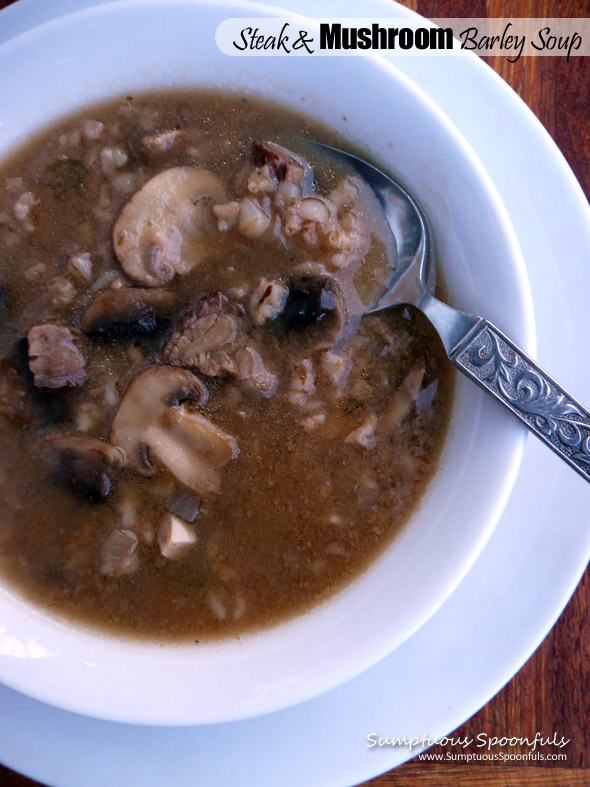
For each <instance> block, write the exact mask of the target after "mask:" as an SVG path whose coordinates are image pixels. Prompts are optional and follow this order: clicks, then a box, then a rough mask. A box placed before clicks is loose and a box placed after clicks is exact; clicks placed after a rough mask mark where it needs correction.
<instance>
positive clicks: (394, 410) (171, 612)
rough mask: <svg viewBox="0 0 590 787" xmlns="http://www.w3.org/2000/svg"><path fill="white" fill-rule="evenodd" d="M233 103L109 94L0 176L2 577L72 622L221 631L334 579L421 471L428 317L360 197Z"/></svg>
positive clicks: (272, 122) (141, 631)
mask: <svg viewBox="0 0 590 787" xmlns="http://www.w3.org/2000/svg"><path fill="white" fill-rule="evenodd" d="M306 138H312V139H317V140H321V141H324V142H328V143H330V142H335V143H336V144H342V142H341V141H340V142H339V140H338V139H337V138H335V137H334V136H333V135H332V134H330V133H329V132H327V131H326V130H325V129H323V128H321V127H316V126H315V125H314V124H313V123H311V122H310V121H309V120H308V119H306V118H304V117H302V116H300V115H298V114H296V113H293V112H290V111H287V110H285V109H284V108H283V107H279V106H276V105H273V104H271V103H264V102H261V101H259V100H255V99H253V98H250V97H240V96H234V95H229V94H220V93H214V92H205V91H191V92H170V93H164V94H158V95H155V94H153V95H152V94H149V95H139V96H128V97H125V98H121V99H118V100H116V101H112V102H109V103H105V104H101V105H99V106H94V107H92V108H90V109H86V110H84V112H83V113H82V114H80V115H79V116H76V117H71V118H69V119H67V120H65V121H63V122H62V123H60V124H59V126H56V127H53V128H51V129H50V130H48V131H46V132H44V133H43V134H42V135H40V136H39V137H37V138H36V139H34V140H33V141H32V142H30V143H28V144H27V145H26V146H25V147H23V148H22V149H21V150H19V151H18V152H17V153H15V154H14V155H13V156H12V157H11V158H10V159H9V160H8V161H6V162H5V163H4V165H3V167H2V176H1V177H2V179H1V180H0V184H1V190H0V284H1V290H0V295H1V298H0V306H1V312H2V327H1V331H0V355H1V356H2V360H1V361H0V494H1V495H2V500H3V507H2V521H1V522H0V561H1V564H2V574H3V577H4V579H5V580H6V581H8V582H9V583H11V584H12V585H13V586H14V587H16V588H17V589H18V590H19V592H21V593H23V594H24V595H26V596H27V597H28V598H30V599H31V600H32V601H33V602H34V603H36V604H39V605H41V606H43V607H44V608H46V609H47V610H49V611H51V612H52V613H55V614H58V615H61V616H66V617H68V618H71V619H73V620H75V621H76V622H77V623H78V624H82V625H87V626H94V627H100V628H104V629H108V630H110V631H114V632H116V633H119V634H120V633H125V634H128V635H131V634H133V635H136V636H141V637H144V638H151V639H157V640H197V641H198V640H200V639H201V638H211V637H219V636H226V635H230V634H239V633H241V632H244V631H247V630H251V629H255V628H260V627H263V626H266V625H269V624H274V623H277V622H280V621H281V620H284V619H286V618H288V617H290V616H292V615H294V614H298V613H300V612H303V611H305V610H308V609H310V608H311V607H312V606H313V605H315V604H317V603H319V602H320V601H322V600H323V599H325V598H327V597H328V596H329V595H330V594H332V593H334V592H336V591H337V590H339V589H340V588H342V587H343V586H344V585H345V584H347V583H349V582H351V581H353V580H354V578H355V577H357V576H358V575H359V574H360V573H361V572H362V571H363V570H364V569H365V568H366V567H367V566H368V565H369V564H370V562H371V561H372V560H374V559H375V558H376V557H377V556H378V555H379V554H380V553H381V552H382V550H383V549H384V548H385V547H386V546H387V545H388V544H389V543H390V542H391V540H392V538H393V537H394V536H395V534H396V533H397V532H398V531H399V529H400V528H401V527H402V526H403V525H404V524H405V523H406V522H407V521H408V519H409V517H410V516H411V514H412V512H413V510H414V509H415V507H416V505H417V504H418V502H419V501H420V498H421V496H422V495H423V493H424V490H425V488H426V486H427V484H428V482H429V480H430V479H431V477H432V475H433V473H434V472H435V470H436V466H437V462H438V459H439V455H440V452H441V448H442V445H443V442H444V435H445V430H446V426H447V422H448V417H449V412H450V407H451V400H452V377H451V371H450V365H449V364H448V362H447V360H446V356H445V353H444V350H443V348H442V346H441V344H440V342H439V340H438V337H437V335H436V334H435V332H434V330H433V329H432V327H431V326H430V325H429V323H428V321H427V320H426V319H425V318H424V317H423V316H422V315H421V314H420V313H419V312H418V311H417V310H415V309H412V308H410V307H400V308H398V309H395V310H390V311H388V312H387V313H383V314H373V315H368V316H364V317H362V319H361V315H362V313H363V311H364V310H365V309H366V307H367V305H369V304H370V303H371V302H373V301H374V300H375V298H376V297H377V296H378V294H379V292H380V291H381V290H382V287H383V281H384V278H385V275H386V273H387V270H388V266H389V264H390V262H389V261H390V260H394V259H395V246H394V242H393V239H392V236H391V234H390V232H389V230H388V228H387V226H386V224H385V221H384V218H383V216H382V215H381V213H380V210H379V206H378V205H377V203H376V200H375V198H374V196H373V195H372V193H371V191H370V189H369V188H368V187H367V185H366V184H365V183H364V182H363V181H362V180H361V179H360V178H359V177H358V176H357V175H356V174H355V173H354V172H353V171H347V170H346V169H344V168H343V167H342V166H341V165H337V164H336V163H335V162H334V161H333V160H332V159H331V158H330V157H329V155H327V154H323V153H322V152H321V151H318V149H317V148H315V147H313V146H310V145H308V144H307V143H306V142H305V139H306Z"/></svg>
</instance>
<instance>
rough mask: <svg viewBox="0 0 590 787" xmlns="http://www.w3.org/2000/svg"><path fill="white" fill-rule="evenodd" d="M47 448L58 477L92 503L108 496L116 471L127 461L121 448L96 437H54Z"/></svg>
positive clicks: (45, 443)
mask: <svg viewBox="0 0 590 787" xmlns="http://www.w3.org/2000/svg"><path fill="white" fill-rule="evenodd" d="M43 448H44V454H45V459H46V461H47V463H48V464H49V466H50V467H51V469H52V474H53V477H54V478H55V480H56V481H57V482H58V483H62V484H65V485H66V486H69V487H70V488H71V489H73V491H74V492H75V493H76V494H77V495H79V496H80V497H82V498H84V499H85V500H87V501H89V502H91V503H99V502H102V501H104V500H106V498H107V497H108V496H109V493H110V491H111V488H112V484H113V479H114V477H115V475H116V473H117V472H118V471H119V470H121V469H122V468H123V467H124V466H125V464H126V461H127V457H126V454H125V452H124V451H123V450H122V449H121V448H117V447H116V446H114V445H110V443H106V442H104V440H96V439H95V438H93V437H79V436H75V435H73V436H69V435H66V436H64V435H60V436H57V437H50V438H47V439H46V440H44V441H43Z"/></svg>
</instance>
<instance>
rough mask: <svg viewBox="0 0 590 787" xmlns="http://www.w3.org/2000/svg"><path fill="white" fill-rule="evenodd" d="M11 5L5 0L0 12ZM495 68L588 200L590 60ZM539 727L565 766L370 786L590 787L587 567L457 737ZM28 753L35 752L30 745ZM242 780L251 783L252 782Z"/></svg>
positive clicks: (461, 10) (533, 5)
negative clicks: (558, 746)
mask: <svg viewBox="0 0 590 787" xmlns="http://www.w3.org/2000/svg"><path fill="white" fill-rule="evenodd" d="M12 1H13V0H0V8H3V7H4V6H7V5H9V4H10V2H12ZM46 1H49V0H46ZM402 2H403V4H404V5H406V6H408V7H409V8H412V9H413V10H415V11H418V12H419V13H420V14H422V15H423V16H426V17H432V18H435V17H451V16H454V17H475V18H478V17H479V18H481V17H486V16H489V17H508V18H511V17H512V18H514V17H526V16H528V17H542V18H544V17H557V16H561V17H590V0H402ZM277 4H280V0H277ZM362 5H363V3H362V0H359V16H360V15H362ZM320 12H321V0H318V14H320ZM489 64H490V65H491V66H492V68H494V69H495V70H496V71H497V72H498V73H499V74H500V75H501V76H502V77H503V78H504V79H505V80H506V81H507V82H508V83H509V84H510V85H511V86H512V87H513V88H514V89H515V90H516V91H517V93H518V94H519V95H520V96H521V97H522V98H523V99H524V100H525V101H526V103H527V104H528V105H529V107H530V108H531V109H532V110H533V111H534V112H535V113H536V115H537V116H538V117H539V119H540V120H541V122H542V123H543V124H544V126H545V127H546V128H547V129H548V131H549V132H550V133H551V134H552V136H553V138H554V139H555V141H556V142H557V144H558V146H559V147H560V148H561V150H562V152H563V153H564V155H565V157H566V159H567V160H568V162H569V164H570V166H571V167H572V169H573V171H574V173H575V175H576V176H577V178H578V179H579V181H580V183H581V185H582V188H583V189H584V191H585V193H586V196H589V195H590V58H583V57H580V58H573V59H572V60H571V62H570V63H566V61H565V58H560V57H530V58H521V59H520V60H519V61H518V62H516V63H509V62H508V61H507V60H506V59H504V58H497V57H495V58H490V59H489ZM537 731H539V732H541V733H542V734H543V735H547V736H551V735H552V734H553V732H554V731H558V732H559V734H560V735H564V736H565V737H567V738H570V739H571V742H570V744H569V745H568V746H567V748H566V749H565V750H564V751H565V752H566V753H567V761H566V762H562V763H559V764H556V765H555V766H554V767H551V768H548V767H543V766H542V765H538V764H536V763H533V762H527V763H526V764H524V765H522V764H518V765H513V766H508V765H499V764H496V763H492V764H488V765H483V766H476V765H471V764H469V765H464V764H455V763H450V764H439V763H433V764H426V763H417V762H415V761H413V762H409V763H407V764H406V765H403V766H401V767H400V768H397V769H396V770H394V771H390V772H389V773H387V774H384V775H383V776H380V777H378V778H376V779H373V780H371V781H370V782H366V784H367V785H370V786H371V787H407V786H411V787H414V786H415V787H420V785H424V786H425V787H426V785H429V787H451V785H452V787H492V785H493V787H590V573H589V572H588V571H587V572H586V574H585V576H584V579H583V580H582V582H581V583H580V585H579V587H578V589H577V591H576V593H575V594H574V596H573V598H572V599H571V601H570V602H569V604H568V606H567V608H566V610H565V611H564V613H563V614H562V616H561V618H560V619H559V621H558V622H557V624H556V626H555V628H554V629H553V631H552V632H551V633H550V634H549V636H548V637H547V638H546V639H545V641H544V642H543V644H542V645H541V646H540V647H539V649H538V650H537V652H536V653H535V654H534V655H533V656H532V658H531V659H530V660H529V661H528V663H527V664H526V665H525V666H524V667H523V668H522V669H521V671H520V672H519V673H518V674H517V675H516V676H515V677H514V678H513V679H512V680H511V681H510V683H508V685H507V686H506V687H505V688H504V689H502V691H501V692H500V693H499V694H498V695H497V696H496V697H494V699H493V700H491V702H489V703H488V704H487V705H486V706H485V707H484V708H483V709H482V710H480V711H479V713H477V714H476V715H475V716H473V717H472V718H471V719H470V720H469V721H467V722H466V723H465V724H463V726H462V727H460V728H459V729H458V730H456V731H455V733H454V735H455V737H458V736H460V737H465V736H467V737H472V738H475V736H476V735H477V734H478V733H481V732H484V733H487V734H488V735H489V736H497V737H499V738H501V737H503V736H505V735H507V734H510V735H516V736H518V737H529V738H533V737H534V735H535V732H537ZM432 751H441V752H443V753H444V752H445V751H446V750H445V749H444V748H441V749H433V750H432ZM449 751H451V750H450V749H449ZM455 751H456V750H455ZM496 751H498V749H496ZM505 751H507V752H508V751H512V752H514V751H518V748H510V749H508V748H507V749H506V750H505ZM523 751H527V750H526V749H524V750H523ZM31 757H34V746H33V747H32V749H31ZM34 784H36V782H32V781H31V780H30V779H26V778H24V777H23V776H19V775H18V774H15V773H13V772H12V771H9V770H8V769H6V768H2V767H1V766H0V785H2V787H17V786H18V787H24V786H25V785H34ZM244 784H246V785H247V783H246V782H244ZM80 787H84V785H80ZM105 787H106V785H105ZM133 787H136V786H135V785H133ZM137 787H141V785H137ZM170 787H173V785H171V786H170ZM207 787H209V786H207ZM247 787H250V785H247ZM252 787H254V785H252ZM301 787H305V785H301Z"/></svg>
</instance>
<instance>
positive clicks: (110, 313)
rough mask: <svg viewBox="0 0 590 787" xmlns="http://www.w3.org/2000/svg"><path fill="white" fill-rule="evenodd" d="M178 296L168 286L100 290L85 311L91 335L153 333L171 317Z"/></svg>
mask: <svg viewBox="0 0 590 787" xmlns="http://www.w3.org/2000/svg"><path fill="white" fill-rule="evenodd" d="M175 303H176V296H175V295H174V293H173V292H170V291H169V290H162V289H146V288H144V287H119V288H118V289H114V288H113V289H111V288H109V289H106V290H103V291H102V292H100V293H99V294H98V295H97V296H96V298H95V299H94V300H93V301H92V303H91V304H90V306H89V307H88V308H87V309H86V311H85V312H84V316H83V317H82V330H83V331H84V333H85V334H87V335H88V336H105V337H109V338H110V337H125V336H138V335H146V334H150V333H153V332H154V331H155V330H156V329H157V328H158V325H159V323H161V322H162V320H164V319H165V318H167V317H170V316H171V314H172V312H173V309H174V305H175Z"/></svg>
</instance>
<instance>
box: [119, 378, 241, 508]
mask: <svg viewBox="0 0 590 787" xmlns="http://www.w3.org/2000/svg"><path fill="white" fill-rule="evenodd" d="M206 398H207V391H206V388H205V387H204V385H203V384H202V383H201V382H200V380H198V378H197V377H195V376H194V375H193V374H192V373H191V372H189V371H187V370H186V369H181V368H178V367H173V366H159V367H156V368H153V369H146V371H144V372H142V373H141V374H140V375H139V376H138V377H136V378H135V380H134V381H133V382H132V383H131V385H130V386H129V388H128V389H127V392H126V393H125V396H124V397H123V399H122V401H121V404H120V405H119V410H118V411H117V414H116V415H115V418H114V420H113V427H112V431H111V442H112V443H113V444H114V445H118V446H121V447H122V448H123V449H125V450H126V451H127V453H128V455H129V462H130V464H131V465H133V467H135V469H136V470H137V471H138V472H140V473H141V474H142V475H147V476H149V475H152V474H153V473H154V472H155V470H156V464H159V465H160V466H163V467H165V468H167V469H168V470H169V471H170V472H171V473H172V475H174V476H175V477H176V478H177V479H178V481H180V482H181V483H182V484H184V485H185V486H188V487H189V488H190V489H192V490H193V491H194V492H196V493H197V494H198V495H202V496H203V497H206V496H211V495H213V494H216V493H217V492H218V491H219V489H220V487H221V472H220V470H221V468H222V467H224V466H225V465H226V464H227V463H228V462H229V461H230V460H231V459H233V458H235V457H236V456H237V454H238V447H237V443H236V441H235V439H234V438H233V437H231V435H228V434H226V433H225V432H224V431H223V430H222V429H220V428H219V427H218V426H216V425H215V424H214V423H212V422H211V421H209V419H207V418H205V417H204V416H203V415H201V414H199V413H197V412H195V410H194V409H191V408H189V406H188V405H187V402H192V403H193V404H203V403H204V402H205V401H206Z"/></svg>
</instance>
